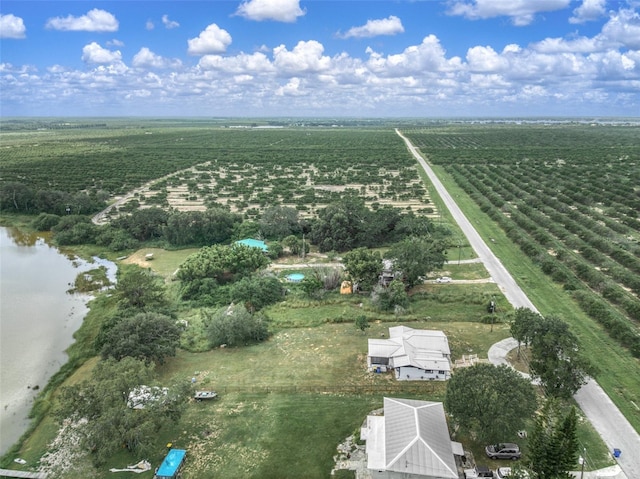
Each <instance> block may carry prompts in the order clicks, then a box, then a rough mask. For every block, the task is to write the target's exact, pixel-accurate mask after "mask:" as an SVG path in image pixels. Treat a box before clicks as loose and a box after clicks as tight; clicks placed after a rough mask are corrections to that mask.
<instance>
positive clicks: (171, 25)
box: [162, 15, 180, 30]
mask: <svg viewBox="0 0 640 479" xmlns="http://www.w3.org/2000/svg"><path fill="white" fill-rule="evenodd" d="M162 24H163V25H164V26H165V28H167V29H168V30H171V29H172V28H178V27H179V26H180V24H179V23H178V22H175V21H173V20H169V15H162Z"/></svg>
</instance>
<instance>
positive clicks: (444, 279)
mask: <svg viewBox="0 0 640 479" xmlns="http://www.w3.org/2000/svg"><path fill="white" fill-rule="evenodd" d="M436 283H451V278H449V276H441V277H440V278H438V279H436Z"/></svg>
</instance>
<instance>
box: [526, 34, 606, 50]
mask: <svg viewBox="0 0 640 479" xmlns="http://www.w3.org/2000/svg"><path fill="white" fill-rule="evenodd" d="M530 48H531V49H532V50H535V51H536V52H540V53H592V52H595V51H598V50H602V49H603V48H605V46H604V45H603V44H602V41H601V39H600V37H595V38H587V37H579V38H574V39H571V40H567V39H564V38H545V39H544V40H542V41H540V42H537V43H533V44H532V45H531V46H530Z"/></svg>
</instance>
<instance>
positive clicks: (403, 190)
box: [1, 121, 433, 218]
mask: <svg viewBox="0 0 640 479" xmlns="http://www.w3.org/2000/svg"><path fill="white" fill-rule="evenodd" d="M2 144H3V148H2V160H1V161H2V169H3V177H2V180H3V181H6V182H13V181H18V182H20V183H22V184H24V185H25V186H27V187H29V188H33V189H36V190H37V189H55V190H61V191H65V192H74V193H75V192H78V191H84V190H93V191H96V192H101V193H102V194H107V195H109V196H111V197H112V198H113V200H114V201H115V200H117V199H121V198H122V197H123V196H124V195H125V194H127V193H130V192H132V191H135V194H134V195H132V197H131V198H127V199H126V201H124V202H123V203H122V204H121V205H119V208H122V210H124V211H130V210H131V209H133V208H137V207H147V206H161V207H167V208H174V209H177V210H181V211H188V210H204V209H206V208H207V206H213V205H217V206H225V207H228V208H229V209H230V210H231V211H233V212H240V213H242V214H243V215H244V216H245V217H247V218H255V217H256V216H258V215H259V212H260V210H261V209H264V207H265V206H277V205H282V206H291V207H294V208H296V209H297V210H298V211H299V213H300V215H301V216H303V217H304V216H310V215H313V213H315V212H316V211H317V209H318V208H321V207H323V206H326V205H327V204H328V203H330V202H331V201H332V200H334V199H335V198H337V197H340V196H341V195H343V194H344V193H345V192H346V191H353V192H357V193H358V194H359V195H360V196H362V197H363V198H364V199H365V201H366V203H367V204H368V205H369V206H373V207H379V206H383V205H386V204H392V205H394V206H398V207H403V208H406V209H411V210H413V211H414V212H416V213H422V214H427V213H433V209H432V206H431V205H430V202H429V195H428V192H427V191H426V190H425V188H424V185H423V183H422V182H421V181H420V178H419V176H418V175H417V170H416V165H415V163H414V162H413V160H412V159H411V158H410V157H409V156H407V154H406V151H405V149H404V147H403V145H402V143H399V142H398V141H397V139H396V138H395V134H394V132H393V130H391V129H386V128H385V129H380V128H364V129H354V128H348V127H345V128H312V127H309V128H287V129H282V128H225V127H224V125H223V124H218V123H215V122H212V123H211V124H204V125H203V124H199V123H186V124H185V125H184V126H183V127H178V126H162V127H160V126H158V125H157V124H155V123H154V122H144V121H133V122H132V123H130V124H129V125H128V126H125V125H122V124H121V123H114V124H111V123H108V124H106V125H104V126H102V125H100V126H96V127H92V128H68V129H65V128H61V129H53V128H51V129H39V130H37V131H28V132H23V131H11V130H9V131H8V132H3V133H2ZM25 168H28V171H29V175H28V176H25V175H24V171H25ZM113 213H114V214H117V212H115V211H114V212H113Z"/></svg>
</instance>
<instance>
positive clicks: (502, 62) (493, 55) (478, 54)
mask: <svg viewBox="0 0 640 479" xmlns="http://www.w3.org/2000/svg"><path fill="white" fill-rule="evenodd" d="M467 64H468V66H469V70H470V71H473V72H500V71H502V70H504V69H505V68H507V67H508V61H507V60H506V59H505V58H503V57H501V56H500V55H499V54H498V53H497V52H496V51H495V50H494V49H493V48H491V47H490V46H484V47H483V46H477V47H473V48H470V49H469V50H468V51H467Z"/></svg>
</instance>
